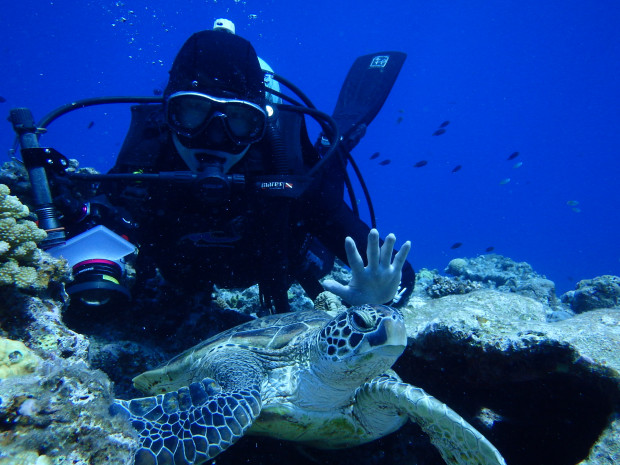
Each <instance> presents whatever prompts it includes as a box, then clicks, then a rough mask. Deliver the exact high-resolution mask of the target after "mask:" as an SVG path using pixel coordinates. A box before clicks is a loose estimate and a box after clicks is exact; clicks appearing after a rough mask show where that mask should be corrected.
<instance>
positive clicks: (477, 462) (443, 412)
mask: <svg viewBox="0 0 620 465" xmlns="http://www.w3.org/2000/svg"><path fill="white" fill-rule="evenodd" d="M365 397H366V399H364V398H365ZM357 401H358V405H374V406H376V405H380V406H381V407H382V408H384V409H385V408H388V409H389V408H393V409H394V410H395V412H394V413H395V414H401V415H402V414H406V415H407V416H408V417H409V419H410V420H411V421H413V422H414V423H417V424H418V425H420V427H421V428H422V430H424V432H425V433H426V434H428V435H429V437H430V440H431V442H432V443H433V445H434V446H435V447H437V449H438V450H439V452H440V454H441V456H442V457H443V459H444V460H445V461H446V463H447V464H449V465H506V462H505V461H504V459H503V457H502V456H501V454H500V453H499V451H498V450H497V449H496V448H495V446H493V444H491V443H490V442H489V441H488V440H487V439H486V438H485V437H484V436H483V435H482V434H480V433H479V432H478V431H477V430H476V429H475V428H474V427H473V426H471V425H470V424H469V423H467V422H466V421H465V420H464V419H463V418H462V417H461V416H460V415H459V414H458V413H456V412H455V411H454V410H452V409H451V408H450V407H448V406H447V405H446V404H444V403H443V402H440V401H438V400H437V399H435V398H434V397H432V396H430V395H428V394H427V393H426V392H424V390H422V389H420V388H417V387H415V386H411V385H410V384H407V383H403V382H399V381H397V380H396V379H394V378H392V377H389V376H385V375H384V376H380V377H378V378H375V379H374V380H372V381H370V382H369V383H366V384H365V385H364V386H363V387H362V388H360V389H359V390H358V392H357Z"/></svg>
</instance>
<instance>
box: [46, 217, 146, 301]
mask: <svg viewBox="0 0 620 465" xmlns="http://www.w3.org/2000/svg"><path fill="white" fill-rule="evenodd" d="M135 250H136V247H135V246H134V245H133V244H132V243H131V242H128V241H126V240H125V239H123V238H122V237H121V236H119V235H118V234H116V233H114V232H112V231H110V230H109V229H108V228H106V227H105V226H95V227H94V228H91V229H89V230H88V231H85V232H83V233H82V234H79V235H77V236H75V237H73V238H72V239H69V240H68V241H67V242H66V243H65V244H63V245H60V246H57V247H53V248H51V249H48V250H47V252H48V253H50V254H51V255H53V256H54V257H58V258H59V257H63V258H65V259H66V260H67V261H68V262H69V266H71V268H72V269H73V276H74V281H73V282H72V283H71V284H70V285H69V286H67V293H68V294H69V296H71V298H72V299H75V300H76V301H77V302H78V303H79V304H81V305H84V306H87V307H98V306H101V305H106V304H110V303H116V302H119V301H124V300H129V298H130V295H129V291H128V290H127V289H126V288H125V287H124V286H123V285H122V284H121V281H122V277H123V273H124V270H125V260H124V259H125V257H126V256H127V255H129V254H131V253H133V252H134V251H135Z"/></svg>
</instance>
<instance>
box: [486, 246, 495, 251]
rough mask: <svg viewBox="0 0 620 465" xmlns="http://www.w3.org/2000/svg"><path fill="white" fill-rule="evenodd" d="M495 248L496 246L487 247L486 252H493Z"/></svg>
mask: <svg viewBox="0 0 620 465" xmlns="http://www.w3.org/2000/svg"><path fill="white" fill-rule="evenodd" d="M494 250H495V247H492V246H491V247H487V248H486V249H484V251H485V252H493V251H494Z"/></svg>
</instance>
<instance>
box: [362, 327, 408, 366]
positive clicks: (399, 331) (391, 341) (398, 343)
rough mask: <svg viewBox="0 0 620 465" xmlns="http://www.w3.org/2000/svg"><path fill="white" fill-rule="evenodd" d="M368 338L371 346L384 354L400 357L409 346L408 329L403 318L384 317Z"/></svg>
mask: <svg viewBox="0 0 620 465" xmlns="http://www.w3.org/2000/svg"><path fill="white" fill-rule="evenodd" d="M367 340H368V343H369V344H370V346H371V347H374V348H375V350H377V351H379V352H381V353H382V354H384V355H386V356H396V357H399V356H400V354H402V353H403V351H404V350H405V347H406V346H407V329H406V327H405V323H404V321H403V319H402V318H396V319H393V318H384V319H383V321H382V322H381V323H380V325H379V327H378V328H377V329H376V331H374V333H373V334H369V335H368V337H367Z"/></svg>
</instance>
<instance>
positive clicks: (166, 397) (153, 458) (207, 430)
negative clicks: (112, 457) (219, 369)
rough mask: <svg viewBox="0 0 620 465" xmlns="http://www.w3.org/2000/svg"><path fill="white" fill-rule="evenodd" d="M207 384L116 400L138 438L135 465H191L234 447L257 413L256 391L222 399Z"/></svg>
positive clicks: (209, 381) (115, 407)
mask: <svg viewBox="0 0 620 465" xmlns="http://www.w3.org/2000/svg"><path fill="white" fill-rule="evenodd" d="M214 386H215V382H214V381H213V380H212V379H209V378H205V379H203V380H202V381H201V382H200V383H192V384H190V385H189V387H183V388H181V389H179V390H178V391H173V392H168V393H166V394H159V395H157V396H153V397H143V398H140V399H133V400H129V401H127V400H116V401H114V404H112V407H111V408H110V411H111V413H112V414H121V415H125V416H126V417H127V419H128V420H129V421H131V423H132V425H133V426H134V428H135V429H136V430H137V431H138V434H139V436H140V448H139V449H138V452H136V461H135V463H136V465H163V464H165V465H172V464H174V465H190V464H196V465H197V464H200V463H203V462H205V461H206V460H209V459H212V458H213V457H215V456H216V455H218V454H219V453H220V452H222V451H224V450H226V449H227V448H228V447H230V446H231V445H232V444H233V443H234V442H236V441H237V440H238V439H239V438H240V437H241V436H243V433H244V431H245V430H246V429H247V428H249V427H250V425H251V424H252V422H253V421H254V419H255V418H256V417H257V416H258V414H259V413H260V409H261V397H260V393H259V391H258V387H255V388H250V389H239V390H234V391H231V392H226V393H222V392H221V391H220V390H219V389H216V388H215V387H214Z"/></svg>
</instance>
